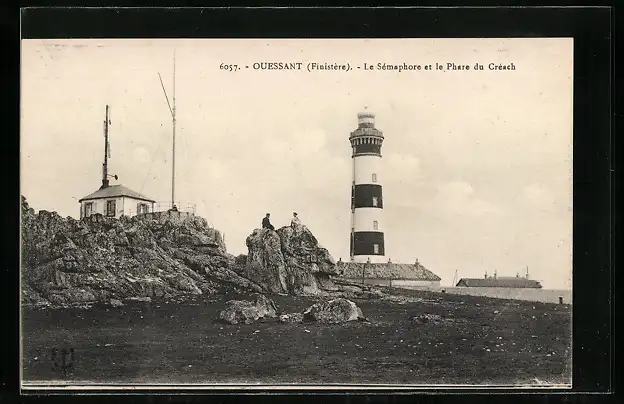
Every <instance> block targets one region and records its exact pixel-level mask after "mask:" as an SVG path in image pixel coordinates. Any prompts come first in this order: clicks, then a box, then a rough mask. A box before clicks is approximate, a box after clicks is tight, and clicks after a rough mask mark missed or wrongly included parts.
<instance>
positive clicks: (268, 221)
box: [262, 213, 275, 230]
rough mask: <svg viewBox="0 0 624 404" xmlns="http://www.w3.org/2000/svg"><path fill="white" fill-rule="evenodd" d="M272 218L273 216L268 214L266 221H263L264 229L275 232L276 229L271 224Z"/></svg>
mask: <svg viewBox="0 0 624 404" xmlns="http://www.w3.org/2000/svg"><path fill="white" fill-rule="evenodd" d="M270 217H271V214H270V213H267V214H266V216H265V217H264V219H262V228H263V229H270V230H275V227H273V225H272V224H271V221H270V220H269V218H270Z"/></svg>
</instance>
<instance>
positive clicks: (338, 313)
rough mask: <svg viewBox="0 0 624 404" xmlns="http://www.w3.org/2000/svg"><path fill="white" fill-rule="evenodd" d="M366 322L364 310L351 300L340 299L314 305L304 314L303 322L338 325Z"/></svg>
mask: <svg viewBox="0 0 624 404" xmlns="http://www.w3.org/2000/svg"><path fill="white" fill-rule="evenodd" d="M356 320H364V315H363V314H362V310H361V309H360V308H359V307H358V306H357V304H355V303H354V302H352V301H351V300H348V299H344V298H338V299H334V300H330V301H328V302H320V303H316V304H313V305H312V306H310V307H309V308H308V309H307V310H306V311H304V312H303V321H306V322H319V323H324V324H337V323H344V322H346V321H356Z"/></svg>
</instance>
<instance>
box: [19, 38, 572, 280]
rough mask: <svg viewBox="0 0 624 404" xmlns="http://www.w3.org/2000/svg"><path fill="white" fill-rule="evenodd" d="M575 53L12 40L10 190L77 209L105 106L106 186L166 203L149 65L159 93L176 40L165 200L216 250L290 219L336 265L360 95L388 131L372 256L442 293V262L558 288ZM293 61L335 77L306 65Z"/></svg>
mask: <svg viewBox="0 0 624 404" xmlns="http://www.w3.org/2000/svg"><path fill="white" fill-rule="evenodd" d="M572 49H573V42H572V39H566V38H550V39H539V38H536V39H370V40H367V39H358V40H355V39H347V40H337V39H329V40H327V39H323V40H300V39H291V40H268V39H258V40H243V39H241V40H235V39H219V40H208V39H206V40H196V39H192V40H191V39H188V40H185V39H168V40H163V39H154V40H129V39H121V40H120V39H115V40H85V39H79V40H45V41H43V40H23V41H22V49H21V52H22V78H21V80H22V82H21V181H20V183H21V193H22V195H24V196H25V197H26V198H27V200H28V202H29V204H30V205H31V207H33V208H34V209H35V210H41V209H45V210H50V211H57V212H58V213H59V214H60V215H62V216H72V217H75V218H77V217H79V212H80V210H79V209H80V207H79V203H78V199H80V198H81V197H83V196H86V195H88V194H90V193H92V192H94V191H95V190H97V189H98V188H99V186H100V185H101V165H102V155H103V147H104V146H103V143H104V136H103V120H104V115H105V106H106V105H107V104H108V105H110V107H111V122H112V123H111V126H110V133H109V136H110V144H111V159H110V160H109V172H110V173H111V174H117V175H118V176H119V181H112V182H111V184H116V183H121V184H123V185H125V186H127V187H129V188H131V189H133V190H135V191H137V192H141V193H143V194H145V195H147V196H149V197H151V198H153V199H155V200H157V201H168V200H170V195H171V155H172V150H171V149H172V147H171V146H172V124H171V115H170V112H169V108H168V106H167V101H166V99H165V96H164V94H163V89H162V87H161V83H160V80H159V77H158V74H159V73H160V75H161V76H162V80H163V85H164V86H165V88H166V90H167V92H168V94H169V97H172V90H173V54H174V50H175V60H176V63H175V69H176V75H175V77H176V79H175V96H176V110H177V129H176V137H177V141H176V200H179V201H182V202H189V203H195V204H196V207H197V210H196V213H197V215H199V216H202V217H204V218H206V219H207V220H208V222H210V223H211V224H212V225H213V226H215V227H216V228H217V229H219V230H221V231H222V232H223V233H224V234H225V241H226V244H227V248H228V251H229V252H230V253H233V254H240V253H246V252H247V248H246V246H245V239H246V237H247V236H248V235H249V234H250V233H251V232H252V231H253V229H254V228H258V227H260V223H261V220H262V218H263V216H264V214H265V213H266V212H270V213H271V219H272V223H273V224H274V225H275V226H276V227H279V226H283V225H287V224H289V223H290V219H291V217H292V212H293V211H296V212H298V213H299V217H300V219H301V220H302V222H303V223H304V224H305V225H307V226H308V227H309V228H310V230H311V231H312V232H313V233H314V234H315V235H316V236H317V238H318V240H319V242H320V243H321V244H322V245H323V246H324V247H326V248H328V249H329V251H330V253H331V254H332V255H333V256H334V257H335V258H336V259H338V258H342V259H343V260H346V259H348V256H349V232H350V192H351V190H350V186H351V175H352V174H351V169H352V168H351V164H352V160H351V147H350V144H349V140H348V137H349V134H350V132H351V131H353V130H354V129H355V128H356V127H357V113H358V112H361V111H363V110H364V108H365V107H366V108H367V110H368V111H370V112H373V113H375V115H376V126H377V128H378V129H379V130H381V131H382V132H383V133H384V136H385V140H384V144H383V148H382V154H383V157H382V159H383V179H382V185H383V193H384V213H383V214H384V221H383V224H384V233H385V248H386V256H387V257H388V258H391V259H392V261H393V262H403V263H412V262H414V261H415V260H416V259H418V260H419V261H420V263H422V264H423V265H425V266H426V267H427V268H429V269H431V270H432V271H433V272H434V273H436V274H438V275H439V276H440V277H441V278H442V282H441V284H442V285H447V286H448V285H451V283H452V281H453V279H454V277H455V274H456V272H457V277H458V278H462V277H483V275H484V273H485V272H486V271H487V272H488V273H489V274H493V273H494V271H495V270H496V272H497V274H498V276H515V275H516V274H517V273H518V272H519V273H520V275H522V274H524V271H525V268H526V267H528V269H529V272H530V276H531V278H533V279H537V280H539V281H541V282H542V284H543V285H544V287H545V288H552V289H568V288H571V273H572V272H571V271H572V269H571V262H572V252H571V249H572V83H573V81H572V77H573V71H572V70H573V69H572V66H573V52H572ZM256 62H302V63H303V70H301V71H292V70H254V69H253V63H256ZM308 62H317V63H332V64H333V63H339V64H342V63H344V64H346V63H349V66H350V67H351V70H350V71H334V70H331V71H329V70H324V71H312V72H309V71H307V69H306V65H307V63H308ZM223 63H224V64H237V65H238V66H239V69H240V70H238V71H235V72H232V71H226V70H222V69H220V65H221V64H223ZM364 63H367V64H368V65H374V66H375V67H376V66H377V63H386V64H403V63H406V64H408V65H421V66H424V65H428V64H431V65H432V67H434V69H435V64H436V63H440V64H442V65H444V66H445V67H446V64H447V63H455V64H456V65H463V64H467V65H469V66H470V67H471V70H468V71H466V70H447V69H444V70H426V71H425V70H422V69H424V68H421V70H420V71H417V70H412V71H402V72H397V71H396V70H394V71H390V70H377V69H376V70H372V71H371V70H364V69H363V66H364ZM475 63H481V64H482V65H483V66H484V69H483V70H478V71H475V70H473V69H472V68H473V66H474V65H475ZM490 63H495V64H496V65H509V64H510V63H513V65H514V67H515V70H489V69H488V65H489V64H490ZM244 66H250V67H249V68H245V67H244ZM358 66H360V67H361V68H360V69H358V68H357V67H358Z"/></svg>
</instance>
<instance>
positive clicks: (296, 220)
mask: <svg viewBox="0 0 624 404" xmlns="http://www.w3.org/2000/svg"><path fill="white" fill-rule="evenodd" d="M299 226H301V220H299V217H298V216H297V212H293V218H292V220H291V221H290V227H292V228H293V229H295V228H297V227H299Z"/></svg>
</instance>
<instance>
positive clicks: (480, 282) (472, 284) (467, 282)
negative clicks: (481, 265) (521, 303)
mask: <svg viewBox="0 0 624 404" xmlns="http://www.w3.org/2000/svg"><path fill="white" fill-rule="evenodd" d="M455 286H465V287H469V288H541V287H542V285H541V284H540V283H539V282H538V281H535V280H532V279H527V278H521V277H497V278H494V277H488V278H461V279H460V280H459V282H457V285H455Z"/></svg>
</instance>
